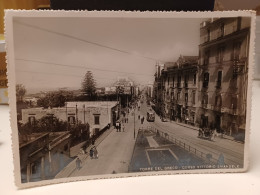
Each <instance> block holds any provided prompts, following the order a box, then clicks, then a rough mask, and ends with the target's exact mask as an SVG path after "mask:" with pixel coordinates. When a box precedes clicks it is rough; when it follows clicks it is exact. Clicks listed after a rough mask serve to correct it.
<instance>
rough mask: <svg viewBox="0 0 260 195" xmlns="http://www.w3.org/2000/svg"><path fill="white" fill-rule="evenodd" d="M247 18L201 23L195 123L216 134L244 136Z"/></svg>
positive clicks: (247, 45) (247, 40)
mask: <svg viewBox="0 0 260 195" xmlns="http://www.w3.org/2000/svg"><path fill="white" fill-rule="evenodd" d="M249 35H250V18H246V17H237V18H221V19H211V20H208V21H205V22H203V23H201V27H200V45H199V53H200V56H199V65H200V69H201V71H200V82H199V84H200V85H199V87H200V90H201V92H200V98H199V99H200V101H201V109H200V110H199V113H198V116H199V117H198V120H199V123H200V124H201V126H208V127H210V128H214V129H216V130H217V131H218V132H221V133H225V134H229V135H240V136H242V137H244V134H245V123H246V121H245V120H246V100H247V97H246V96H247V82H248V71H247V70H248V52H249Z"/></svg>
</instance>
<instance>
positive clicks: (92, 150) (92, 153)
mask: <svg viewBox="0 0 260 195" xmlns="http://www.w3.org/2000/svg"><path fill="white" fill-rule="evenodd" d="M93 148H94V147H92V148H91V149H90V151H89V156H90V158H91V159H93V155H94V149H93Z"/></svg>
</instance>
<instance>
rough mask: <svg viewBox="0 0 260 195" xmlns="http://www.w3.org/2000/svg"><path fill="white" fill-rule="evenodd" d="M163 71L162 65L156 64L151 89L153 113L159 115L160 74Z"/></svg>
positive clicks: (160, 100)
mask: <svg viewBox="0 0 260 195" xmlns="http://www.w3.org/2000/svg"><path fill="white" fill-rule="evenodd" d="M163 70H164V64H161V63H156V66H155V75H154V77H155V79H154V88H153V97H154V103H155V107H154V109H155V112H156V113H157V114H159V115H162V110H163V107H162V103H163V98H162V95H163V94H162V84H163V83H162V79H163V78H162V72H163Z"/></svg>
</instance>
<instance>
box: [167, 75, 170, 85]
mask: <svg viewBox="0 0 260 195" xmlns="http://www.w3.org/2000/svg"><path fill="white" fill-rule="evenodd" d="M167 82H168V86H169V84H170V77H168V81H167Z"/></svg>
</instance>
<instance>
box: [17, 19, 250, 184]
mask: <svg viewBox="0 0 260 195" xmlns="http://www.w3.org/2000/svg"><path fill="white" fill-rule="evenodd" d="M67 23H69V24H71V25H72V26H73V28H69V27H68V25H67ZM108 23H109V25H108ZM86 24H87V25H88V27H89V28H85V27H84V28H83V27H82V26H84V25H86ZM250 24H251V19H250V18H249V17H230V18H195V19H191V18H185V19H181V18H175V19H174V18H169V19H144V18H141V19H140V18H139V19H132V18H124V19H122V18H121V19H120V18H109V19H107V18H106V19H104V18H62V17H61V18H58V19H57V18H38V19H33V18H30V17H28V18H16V19H15V20H14V28H15V29H16V31H15V32H20V33H19V34H18V33H17V34H15V35H14V37H15V39H14V45H16V47H15V48H16V50H15V53H16V58H15V62H16V68H15V71H16V77H17V79H16V110H17V128H18V132H19V134H18V137H19V155H20V171H21V182H22V183H27V182H37V181H42V180H50V179H59V178H68V177H79V176H93V175H94V176H95V175H98V176H99V175H108V174H119V173H136V172H153V171H162V172H163V171H181V170H207V169H242V168H244V166H245V165H244V162H245V160H244V150H245V139H246V138H245V137H246V131H247V130H246V121H247V115H246V113H247V91H248V86H247V83H248V56H249V46H248V45H249V40H250V38H249V37H250ZM75 29H80V30H77V31H76V30H75ZM162 29H166V30H164V31H162ZM191 32H192V33H191ZM148 34H149V36H148ZM30 35H33V36H31V37H30ZM35 45H41V47H37V49H34V48H35ZM19 46H20V47H19ZM21 46H23V47H21Z"/></svg>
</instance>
